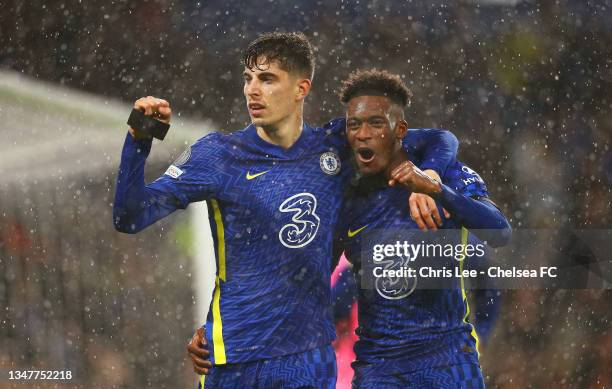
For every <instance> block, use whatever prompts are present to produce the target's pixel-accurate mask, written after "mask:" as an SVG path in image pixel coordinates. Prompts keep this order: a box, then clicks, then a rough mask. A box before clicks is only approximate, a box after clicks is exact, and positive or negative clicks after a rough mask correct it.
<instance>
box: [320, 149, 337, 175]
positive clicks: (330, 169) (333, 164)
mask: <svg viewBox="0 0 612 389" xmlns="http://www.w3.org/2000/svg"><path fill="white" fill-rule="evenodd" d="M319 166H321V170H323V173H325V174H329V175H330V176H334V175H336V174H338V173H339V172H340V158H338V156H337V155H336V153H334V152H331V151H329V152H327V153H323V154H321V158H320V159H319Z"/></svg>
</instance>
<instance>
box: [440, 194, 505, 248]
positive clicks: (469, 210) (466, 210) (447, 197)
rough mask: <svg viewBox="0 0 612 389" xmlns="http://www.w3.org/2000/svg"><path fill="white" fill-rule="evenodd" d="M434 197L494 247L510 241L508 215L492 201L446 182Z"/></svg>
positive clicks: (457, 218)
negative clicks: (451, 186) (480, 199)
mask: <svg viewBox="0 0 612 389" xmlns="http://www.w3.org/2000/svg"><path fill="white" fill-rule="evenodd" d="M440 186H441V191H440V192H439V193H437V194H435V195H434V198H435V199H436V200H438V201H439V202H440V204H442V206H443V207H444V208H445V209H446V210H447V211H448V212H450V214H451V215H453V218H455V219H456V220H457V221H458V222H459V223H461V225H463V226H464V227H466V228H468V229H471V230H482V231H474V233H475V234H476V235H478V236H479V238H480V239H482V240H486V241H487V242H488V244H489V245H491V246H492V247H499V246H503V245H505V244H507V243H508V240H509V239H510V235H511V233H512V228H511V227H510V224H509V223H508V220H507V219H506V217H505V216H504V215H503V214H502V212H501V211H500V210H499V209H497V207H496V206H495V205H493V203H491V202H490V201H486V200H484V201H479V200H475V199H473V198H471V197H468V196H465V195H462V194H459V193H457V192H455V191H454V190H453V189H451V188H449V187H448V186H446V185H444V184H440Z"/></svg>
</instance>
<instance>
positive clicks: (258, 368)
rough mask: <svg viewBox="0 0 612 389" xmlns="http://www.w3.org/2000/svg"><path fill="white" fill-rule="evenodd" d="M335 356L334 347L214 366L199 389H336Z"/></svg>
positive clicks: (199, 384)
mask: <svg viewBox="0 0 612 389" xmlns="http://www.w3.org/2000/svg"><path fill="white" fill-rule="evenodd" d="M337 374H338V372H337V368H336V354H335V353H334V348H333V347H332V346H331V345H327V346H323V347H320V348H316V349H313V350H309V351H305V352H303V353H298V354H291V355H284V356H281V357H277V358H272V359H264V360H261V361H253V362H245V363H236V364H231V363H229V364H227V365H218V366H214V367H213V368H212V369H211V371H210V374H209V375H208V376H202V378H201V379H200V382H199V383H198V388H199V389H213V388H223V389H231V388H237V389H247V388H248V389H250V388H261V389H268V388H269V389H274V388H279V389H281V388H282V389H284V388H287V389H298V388H299V389H334V388H335V387H336V376H337Z"/></svg>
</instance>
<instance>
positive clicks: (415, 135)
mask: <svg viewBox="0 0 612 389" xmlns="http://www.w3.org/2000/svg"><path fill="white" fill-rule="evenodd" d="M434 134H444V135H446V136H448V137H451V138H455V139H456V137H455V135H454V134H453V132H452V131H451V130H448V129H446V128H409V129H408V131H406V136H405V137H404V139H403V143H404V145H405V146H414V147H418V146H419V143H418V142H421V141H423V140H424V139H425V138H426V137H427V136H429V135H434ZM415 142H417V143H415Z"/></svg>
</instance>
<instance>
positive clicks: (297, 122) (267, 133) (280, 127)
mask: <svg viewBox="0 0 612 389" xmlns="http://www.w3.org/2000/svg"><path fill="white" fill-rule="evenodd" d="M303 123H304V118H303V115H302V110H300V111H299V112H296V114H292V115H289V116H287V117H286V118H285V119H283V120H281V121H280V122H277V123H274V124H271V125H269V126H257V135H259V137H260V138H261V139H263V140H265V141H266V142H268V143H272V144H274V145H277V146H280V147H282V148H284V149H288V148H290V147H291V146H293V144H294V143H295V142H296V141H297V140H298V138H299V137H300V135H301V134H302V126H303Z"/></svg>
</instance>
